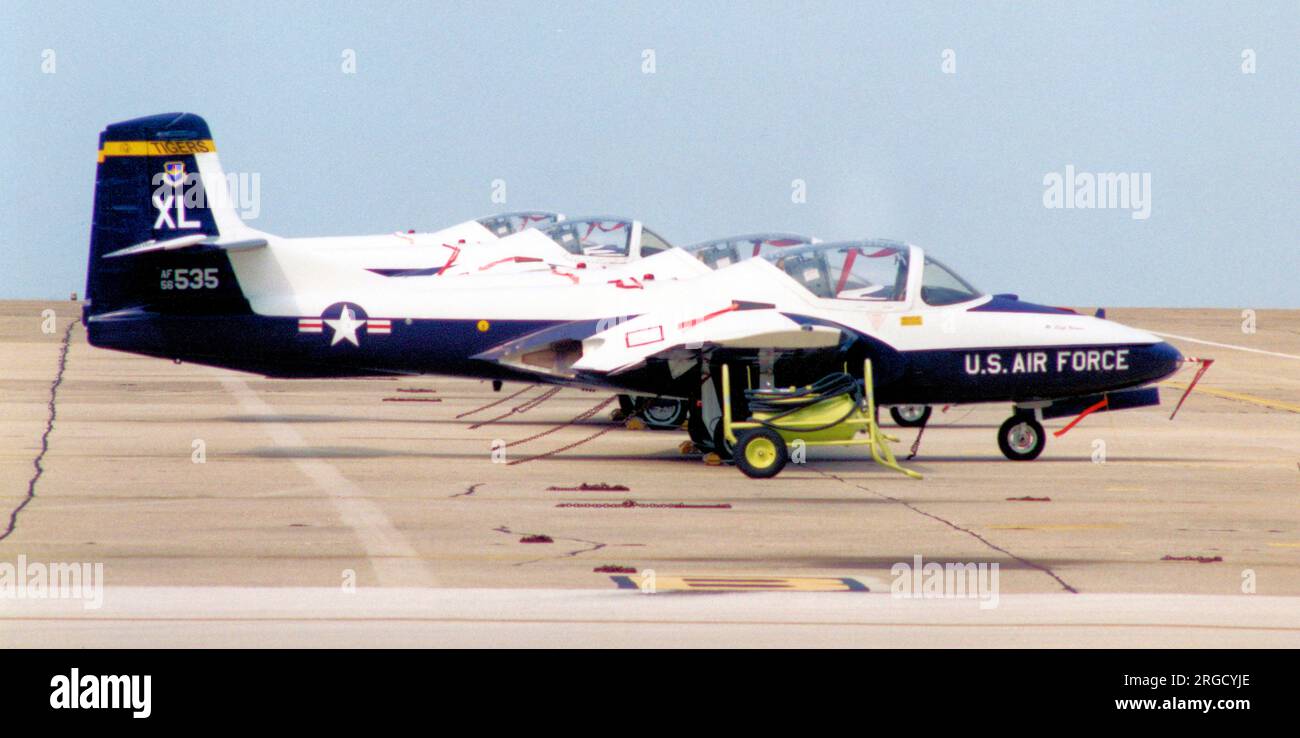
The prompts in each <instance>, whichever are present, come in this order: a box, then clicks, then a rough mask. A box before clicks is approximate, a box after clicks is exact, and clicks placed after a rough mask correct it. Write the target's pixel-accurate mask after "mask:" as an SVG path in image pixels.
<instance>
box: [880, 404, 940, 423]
mask: <svg viewBox="0 0 1300 738" xmlns="http://www.w3.org/2000/svg"><path fill="white" fill-rule="evenodd" d="M889 417H891V418H893V419H894V423H895V424H897V425H898V426H900V427H903V428H920V427H921V426H923V425H925V423H926V421H927V420H929V419H930V406H929V405H896V406H894V407H891V408H889Z"/></svg>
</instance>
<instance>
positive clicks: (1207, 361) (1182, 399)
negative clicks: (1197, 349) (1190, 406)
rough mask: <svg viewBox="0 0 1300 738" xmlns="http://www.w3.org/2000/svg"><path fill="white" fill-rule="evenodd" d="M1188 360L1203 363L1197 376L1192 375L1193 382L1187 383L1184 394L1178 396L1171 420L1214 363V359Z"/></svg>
mask: <svg viewBox="0 0 1300 738" xmlns="http://www.w3.org/2000/svg"><path fill="white" fill-rule="evenodd" d="M1188 361H1195V362H1196V363H1198V364H1200V365H1201V368H1200V369H1197V370H1196V376H1195V377H1192V383H1191V384H1189V385H1187V389H1185V390H1183V396H1182V397H1180V398H1178V405H1176V406H1175V407H1174V411H1173V412H1172V413H1170V414H1169V419H1170V420H1173V419H1174V416H1175V415H1177V414H1178V410H1179V408H1181V407H1182V406H1183V403H1184V402H1187V396H1188V395H1190V394H1192V390H1193V389H1194V388H1195V387H1196V383H1197V382H1199V381H1201V377H1203V376H1205V372H1206V371H1208V370H1209V368H1210V365H1211V364H1213V363H1214V359H1188Z"/></svg>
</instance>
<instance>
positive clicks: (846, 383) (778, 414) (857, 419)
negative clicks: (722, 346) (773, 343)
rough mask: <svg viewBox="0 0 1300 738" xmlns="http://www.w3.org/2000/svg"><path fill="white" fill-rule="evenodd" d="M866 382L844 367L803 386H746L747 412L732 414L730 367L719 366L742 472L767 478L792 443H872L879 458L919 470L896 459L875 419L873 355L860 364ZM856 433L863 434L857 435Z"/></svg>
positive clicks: (727, 424)
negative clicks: (742, 415)
mask: <svg viewBox="0 0 1300 738" xmlns="http://www.w3.org/2000/svg"><path fill="white" fill-rule="evenodd" d="M862 376H863V378H864V380H865V381H864V382H863V385H862V387H865V391H863V389H862V387H859V385H858V382H857V380H855V379H854V378H853V377H852V376H850V375H849V374H847V373H840V374H832V375H830V376H828V377H825V378H823V379H820V380H818V381H817V382H815V383H813V384H811V385H808V386H806V387H789V388H786V389H770V390H763V389H760V390H746V392H745V397H746V400H748V402H749V408H750V417H749V419H748V420H744V421H733V420H732V419H731V369H730V367H729V366H727V365H726V364H723V366H722V423H723V425H722V429H723V433H724V434H725V436H726V439H727V441H728V442H730V443H731V444H732V445H733V449H734V450H733V451H732V458H734V459H735V461H736V466H738V467H740V470H741V471H742V472H744V473H745V475H746V476H749V477H752V478H755V479H766V478H768V477H774V476H776V475H777V474H778V473H780V471H781V469H783V468H784V467H785V465H786V463H787V462H789V460H790V447H791V446H793V445H795V444H798V443H802V444H803V445H804V446H858V445H865V446H869V447H870V448H871V458H872V459H874V460H875V462H876V463H877V464H880V465H881V466H885V467H888V468H890V469H893V470H895V471H898V472H902V473H903V474H906V475H907V476H909V477H911V478H913V479H920V478H921V475H920V474H918V473H917V472H914V471H912V470H911V469H905V468H903V467H902V466H900V465H899V463H898V461H896V460H895V459H894V451H893V449H892V448H891V447H890V445H889V444H890V442H897V441H898V439H897V438H894V437H893V436H888V435H885V434H884V433H882V432H881V431H880V426H879V424H877V423H876V401H875V391H874V384H873V382H872V377H871V360H870V359H868V360H867V361H866V362H864V364H863V368H862ZM859 434H865V436H864V437H862V438H859V437H858V435H859Z"/></svg>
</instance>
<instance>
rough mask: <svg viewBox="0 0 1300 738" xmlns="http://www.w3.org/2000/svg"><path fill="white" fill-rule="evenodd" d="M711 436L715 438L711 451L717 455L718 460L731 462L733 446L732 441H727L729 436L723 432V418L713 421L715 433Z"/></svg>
mask: <svg viewBox="0 0 1300 738" xmlns="http://www.w3.org/2000/svg"><path fill="white" fill-rule="evenodd" d="M711 435H712V436H713V448H712V449H710V451H712V452H713V453H715V454H717V455H718V458H720V459H722V460H723V461H731V452H732V445H731V441H728V440H727V434H725V433H723V432H722V418H718V419H717V420H715V421H713V433H712V434H711ZM736 440H738V441H739V440H740V439H739V438H737V439H736Z"/></svg>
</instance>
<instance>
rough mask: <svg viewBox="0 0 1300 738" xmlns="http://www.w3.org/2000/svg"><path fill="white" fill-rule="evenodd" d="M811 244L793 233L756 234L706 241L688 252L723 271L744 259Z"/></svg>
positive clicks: (688, 249) (810, 241) (687, 248)
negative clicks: (724, 268) (723, 268)
mask: <svg viewBox="0 0 1300 738" xmlns="http://www.w3.org/2000/svg"><path fill="white" fill-rule="evenodd" d="M810 243H813V239H811V238H809V237H807V236H797V235H794V234H792V233H755V234H753V235H749V236H732V237H730V238H718V239H714V240H712V241H705V242H703V243H697V244H695V245H694V246H688V247H686V250H687V251H689V252H691V253H692V254H694V255H695V257H696V258H698V259H699V260H700V261H702V262H704V263H705V264H706V265H708V266H709V268H711V269H721V268H722V267H724V266H727V265H729V264H735V263H736V262H738V261H743V260H744V259H751V258H753V257H755V256H765V255H767V254H770V253H773V252H775V251H779V250H781V249H788V248H791V247H794V246H805V245H807V244H810Z"/></svg>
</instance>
